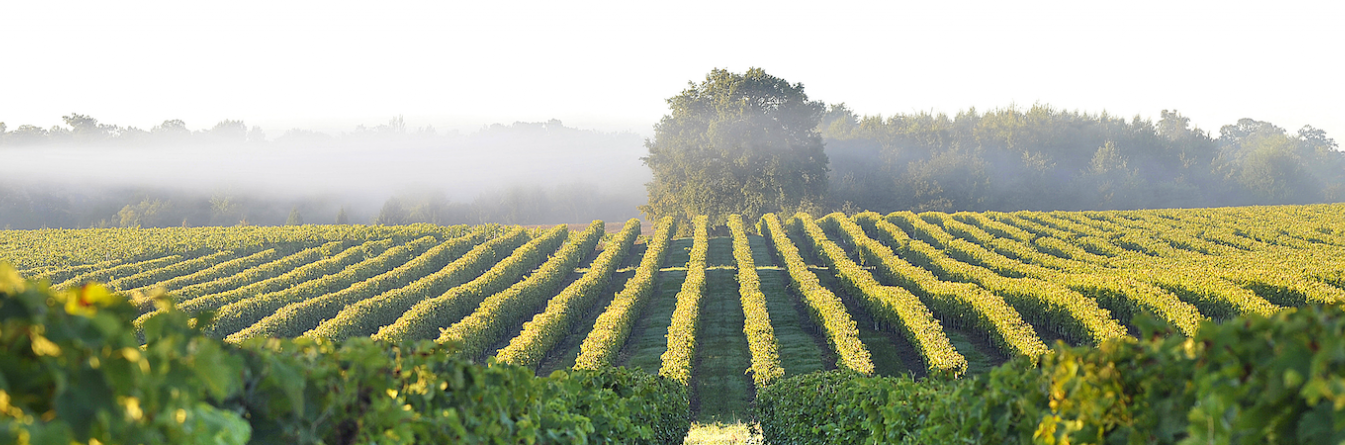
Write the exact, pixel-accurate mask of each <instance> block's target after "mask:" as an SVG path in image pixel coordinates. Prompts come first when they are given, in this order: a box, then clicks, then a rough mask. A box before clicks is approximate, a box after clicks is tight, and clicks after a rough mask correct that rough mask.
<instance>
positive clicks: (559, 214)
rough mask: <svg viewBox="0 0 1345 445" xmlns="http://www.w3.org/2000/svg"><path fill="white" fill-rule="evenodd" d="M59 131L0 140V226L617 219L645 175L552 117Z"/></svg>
mask: <svg viewBox="0 0 1345 445" xmlns="http://www.w3.org/2000/svg"><path fill="white" fill-rule="evenodd" d="M74 116H76V117H77V118H84V119H88V120H92V119H91V118H88V117H85V116H79V115H74ZM72 120H73V122H72ZM67 122H68V123H70V128H69V129H67V128H64V127H54V128H52V129H50V130H42V129H37V130H42V131H41V132H38V131H35V130H34V128H31V127H29V128H22V127H21V128H20V129H17V130H15V131H13V132H8V133H6V134H4V135H3V139H0V140H2V141H3V142H2V143H0V153H3V155H2V156H3V157H2V158H3V159H4V162H3V163H0V178H3V179H0V226H8V227H11V228H36V227H43V226H46V227H68V228H74V227H100V226H101V227H117V226H128V225H140V226H142V227H150V226H179V225H189V226H198V225H233V224H238V223H246V224H263V225H270V224H283V223H286V222H287V221H290V222H293V221H292V218H291V217H292V216H295V215H297V216H299V218H301V219H302V220H303V222H306V223H333V222H336V221H337V217H338V213H341V212H342V211H343V210H344V213H345V221H343V222H349V223H410V222H433V223H440V224H457V223H472V224H478V223H483V222H500V223H515V224H545V223H565V222H587V221H589V220H592V219H595V218H602V219H605V220H619V219H625V218H630V217H636V216H638V215H639V214H638V211H637V210H636V206H638V205H640V204H642V203H643V202H644V199H645V198H644V196H645V195H644V183H645V182H648V181H649V177H650V175H649V173H648V170H647V169H645V168H644V167H643V166H642V164H641V161H640V159H639V158H640V156H642V155H643V154H644V147H643V145H642V142H643V140H642V138H641V137H640V136H639V135H636V134H634V133H604V132H597V131H591V130H580V129H576V128H572V127H566V126H564V125H563V124H562V123H561V122H560V121H556V120H552V121H549V122H538V123H522V122H519V123H514V124H511V125H499V124H497V125H491V126H488V127H483V128H482V129H480V130H479V131H476V132H473V133H470V134H459V133H456V132H451V133H448V134H443V133H439V132H436V131H434V130H433V129H429V128H426V129H420V130H407V129H406V128H405V126H404V124H402V121H401V119H393V120H392V121H390V122H389V123H387V124H385V125H379V126H377V127H373V128H365V127H359V128H356V129H355V130H354V131H351V132H348V133H343V134H338V135H330V134H325V133H318V132H311V131H304V130H292V131H289V132H286V133H284V134H282V135H280V136H279V137H276V138H272V139H267V138H265V135H264V132H263V131H262V130H261V129H259V128H255V127H254V128H252V129H250V130H249V129H247V128H246V127H245V126H244V125H243V124H242V123H241V122H236V121H226V122H222V123H220V124H219V125H216V126H215V128H212V129H210V130H202V131H195V132H192V131H187V130H185V128H182V126H181V125H176V124H175V121H168V122H165V124H164V125H162V126H158V127H155V128H154V129H153V130H151V131H141V130H137V129H133V128H130V129H124V128H119V127H115V126H110V125H104V124H98V123H97V121H96V120H95V121H93V124H92V125H90V124H87V123H84V125H83V127H84V128H83V130H84V131H83V132H82V133H81V125H80V124H81V121H80V120H79V119H71V118H70V117H67ZM179 124H180V122H179ZM174 126H176V127H178V128H175V129H173V130H167V129H166V128H171V127H174ZM380 217H381V220H380Z"/></svg>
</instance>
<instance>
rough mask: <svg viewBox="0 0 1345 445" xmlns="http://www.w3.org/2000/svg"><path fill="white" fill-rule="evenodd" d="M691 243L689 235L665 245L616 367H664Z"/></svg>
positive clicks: (648, 369) (651, 369)
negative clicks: (652, 288) (664, 253)
mask: <svg viewBox="0 0 1345 445" xmlns="http://www.w3.org/2000/svg"><path fill="white" fill-rule="evenodd" d="M691 244H692V243H691V238H683V239H678V240H673V241H672V243H671V245H669V246H668V253H667V255H668V257H667V259H665V260H664V262H663V264H664V268H663V270H661V271H660V272H659V274H658V284H657V285H656V288H655V289H656V290H655V292H654V294H653V295H650V297H652V300H650V301H649V303H648V304H647V305H645V307H644V311H643V312H641V313H640V319H639V320H637V321H636V322H635V327H634V328H632V329H631V333H630V338H629V339H627V340H626V345H625V346H624V347H622V348H621V353H620V354H618V356H617V360H616V364H617V366H626V367H631V368H639V369H642V370H644V371H645V372H648V373H650V374H658V371H659V368H660V367H662V366H663V353H664V352H666V351H667V350H668V337H667V336H668V325H670V324H672V313H673V309H675V308H676V307H677V292H678V291H681V290H682V281H683V280H686V276H687V272H686V264H687V261H690V260H691Z"/></svg>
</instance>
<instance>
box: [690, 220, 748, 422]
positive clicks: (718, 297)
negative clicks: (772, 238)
mask: <svg viewBox="0 0 1345 445" xmlns="http://www.w3.org/2000/svg"><path fill="white" fill-rule="evenodd" d="M706 260H707V266H709V267H710V270H708V271H706V280H705V295H703V296H702V299H701V313H700V332H698V333H697V334H696V358H695V365H694V366H693V367H692V371H691V386H692V394H694V396H693V397H694V398H695V401H696V402H695V413H696V420H697V421H700V422H735V421H743V420H750V417H751V403H752V398H753V396H754V394H753V390H752V379H751V377H750V376H748V375H747V374H745V373H744V371H745V370H747V369H748V368H750V367H752V353H751V351H750V350H749V349H748V347H747V336H746V335H745V334H743V323H744V317H743V309H742V302H741V300H740V299H739V295H738V280H737V278H736V274H737V268H736V267H735V266H736V264H735V262H734V259H733V239H732V238H728V237H720V238H711V239H710V250H709V252H708V254H707V258H706Z"/></svg>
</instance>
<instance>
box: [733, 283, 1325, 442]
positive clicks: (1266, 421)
mask: <svg viewBox="0 0 1345 445" xmlns="http://www.w3.org/2000/svg"><path fill="white" fill-rule="evenodd" d="M1139 324H1140V325H1141V327H1142V329H1143V331H1144V335H1143V336H1142V338H1143V340H1141V341H1135V340H1112V341H1108V342H1106V343H1104V344H1102V345H1101V346H1100V347H1098V348H1090V347H1078V348H1071V347H1067V346H1065V345H1063V344H1061V345H1057V347H1056V348H1055V349H1054V351H1053V352H1052V353H1049V354H1046V355H1043V356H1042V357H1041V361H1040V365H1039V366H1037V365H1033V364H1032V363H1031V361H1029V360H1026V359H1019V360H1013V361H1010V362H1009V363H1008V364H1005V365H1003V366H1001V367H999V368H996V369H995V370H992V371H991V372H990V373H988V374H985V375H981V376H977V377H975V378H971V379H965V380H960V381H944V380H938V379H929V380H925V381H920V382H915V381H912V380H910V379H906V378H902V379H878V378H857V377H854V376H852V375H850V374H846V373H839V372H833V373H821V374H810V375H805V376H798V377H791V378H787V379H784V380H781V381H780V382H778V383H777V384H776V385H772V386H770V387H768V388H766V389H764V390H762V391H760V392H759V393H758V406H759V408H760V413H761V416H760V418H761V422H762V431H763V433H765V435H766V439H767V440H772V441H775V443H861V442H862V443H912V444H916V443H919V444H947V443H1024V444H1026V443H1042V444H1069V443H1116V444H1183V445H1195V444H1205V443H1223V444H1335V443H1340V441H1342V440H1345V309H1342V308H1340V307H1337V306H1328V307H1320V306H1313V307H1307V308H1300V309H1296V310H1288V311H1283V312H1279V313H1277V314H1275V315H1274V316H1273V317H1269V318H1267V317H1262V316H1260V315H1254V314H1253V315H1248V316H1243V317H1239V318H1236V319H1234V320H1232V321H1230V322H1227V323H1224V324H1214V323H1209V322H1206V323H1204V324H1202V325H1201V327H1200V330H1199V332H1198V333H1197V334H1196V335H1195V337H1193V338H1187V337H1185V336H1182V335H1172V334H1174V333H1172V332H1166V331H1165V329H1168V328H1167V327H1166V325H1164V324H1163V323H1162V322H1159V321H1157V320H1154V319H1147V318H1146V319H1143V320H1141V321H1140V322H1139ZM805 419H806V420H807V421H804V420H805Z"/></svg>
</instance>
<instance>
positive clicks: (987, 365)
mask: <svg viewBox="0 0 1345 445" xmlns="http://www.w3.org/2000/svg"><path fill="white" fill-rule="evenodd" d="M943 332H944V333H945V334H947V335H948V341H950V342H952V343H953V347H954V348H956V349H957V352H958V353H960V354H962V356H963V357H966V358H967V375H976V374H983V373H985V372H987V371H990V370H991V369H993V368H994V367H996V366H999V365H1002V364H1004V362H1005V361H1008V359H1007V358H1006V357H1004V355H1003V354H1000V353H999V351H996V350H995V349H994V347H993V346H991V345H990V343H988V342H987V341H986V340H985V339H984V338H983V337H973V336H974V335H976V334H973V333H969V332H964V331H962V330H958V329H953V328H950V327H948V326H946V325H945V326H944V327H943Z"/></svg>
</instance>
